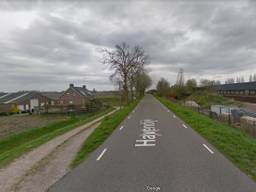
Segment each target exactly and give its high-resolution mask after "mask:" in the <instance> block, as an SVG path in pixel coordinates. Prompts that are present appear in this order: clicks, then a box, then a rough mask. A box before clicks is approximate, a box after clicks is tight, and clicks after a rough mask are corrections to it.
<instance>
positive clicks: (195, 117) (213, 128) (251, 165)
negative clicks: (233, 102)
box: [158, 98, 256, 180]
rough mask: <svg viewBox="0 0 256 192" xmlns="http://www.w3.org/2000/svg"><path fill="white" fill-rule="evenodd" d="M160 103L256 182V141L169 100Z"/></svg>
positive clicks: (160, 99)
mask: <svg viewBox="0 0 256 192" xmlns="http://www.w3.org/2000/svg"><path fill="white" fill-rule="evenodd" d="M158 99H159V101H160V102H161V103H162V104H164V105H165V106H166V107H168V108H169V109H170V110H172V111H173V112H174V113H175V114H176V115H177V116H179V117H180V118H181V119H183V120H184V121H185V122H186V123H187V124H189V125H190V126H191V127H192V128H193V129H194V130H196V131H197V132H198V133H199V134H200V135H202V136H203V137H204V138H206V139H207V140H208V141H209V142H210V143H211V144H213V145H214V146H215V147H216V148H217V149H218V150H219V151H220V152H222V153H223V154H224V155H225V156H226V157H227V158H228V159H230V160H231V161H232V162H233V163H234V164H235V165H237V166H238V167H239V168H240V169H241V170H242V171H244V172H245V173H246V174H247V175H249V176H250V177H252V178H253V179H254V180H256V139H253V138H252V137H250V136H248V135H246V133H244V132H243V131H241V130H239V129H235V128H232V127H229V126H228V125H226V124H224V123H221V122H218V121H216V120H213V119H211V118H209V117H207V116H204V115H202V114H199V113H197V112H195V111H193V110H191V109H189V108H187V107H184V106H180V105H178V104H175V103H173V102H171V101H169V100H167V99H164V98H158Z"/></svg>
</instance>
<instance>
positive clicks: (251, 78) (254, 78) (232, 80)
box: [225, 74, 256, 84]
mask: <svg viewBox="0 0 256 192" xmlns="http://www.w3.org/2000/svg"><path fill="white" fill-rule="evenodd" d="M253 81H256V74H253V75H252V74H251V75H250V76H249V78H248V82H253ZM243 82H246V81H245V79H244V77H243V76H241V77H237V78H236V79H235V78H228V79H227V80H226V81H225V84H230V83H243Z"/></svg>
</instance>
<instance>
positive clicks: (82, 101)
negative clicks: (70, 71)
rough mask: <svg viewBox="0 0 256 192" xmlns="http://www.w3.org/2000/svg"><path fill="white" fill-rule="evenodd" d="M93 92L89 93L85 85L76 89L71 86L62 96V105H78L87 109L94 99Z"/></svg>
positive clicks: (60, 99)
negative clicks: (87, 105)
mask: <svg viewBox="0 0 256 192" xmlns="http://www.w3.org/2000/svg"><path fill="white" fill-rule="evenodd" d="M93 95H94V94H93V92H92V91H89V90H88V89H87V88H86V86H85V85H83V86H82V87H75V86H74V84H70V85H69V88H68V89H67V90H66V91H65V92H64V93H63V94H62V95H61V96H60V98H59V101H60V105H77V106H82V107H85V106H86V104H88V103H89V101H90V99H92V98H93Z"/></svg>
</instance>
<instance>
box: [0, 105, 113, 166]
mask: <svg viewBox="0 0 256 192" xmlns="http://www.w3.org/2000/svg"><path fill="white" fill-rule="evenodd" d="M112 110H113V109H112V108H108V109H104V110H101V111H98V112H93V113H88V114H84V115H79V116H73V117H70V118H69V119H68V120H64V121H61V122H57V123H52V124H50V125H47V126H44V127H40V128H34V129H29V130H27V131H24V132H21V133H17V134H13V135H10V136H8V137H6V138H3V139H1V140H0V168H1V167H3V166H6V165H7V164H9V163H10V162H11V161H13V160H14V159H16V158H17V157H19V156H21V155H23V154H24V153H26V152H28V151H31V150H32V149H34V148H36V147H38V146H39V145H41V144H43V143H46V142H47V141H49V140H51V139H53V138H54V137H56V136H58V135H61V134H63V133H66V132H67V131H70V130H71V129H74V128H76V127H77V126H79V125H82V124H85V123H87V122H90V121H92V120H94V119H96V118H98V117H100V116H102V115H104V114H106V113H108V112H110V111H112Z"/></svg>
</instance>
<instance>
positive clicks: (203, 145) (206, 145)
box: [203, 144, 214, 154]
mask: <svg viewBox="0 0 256 192" xmlns="http://www.w3.org/2000/svg"><path fill="white" fill-rule="evenodd" d="M203 146H204V147H205V148H206V149H207V150H208V151H209V152H210V153H211V154H213V153H214V152H213V151H212V150H211V149H210V148H209V147H208V146H207V145H205V144H203Z"/></svg>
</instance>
